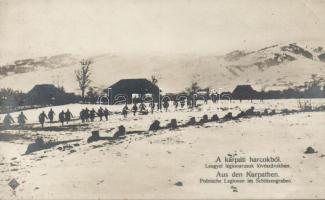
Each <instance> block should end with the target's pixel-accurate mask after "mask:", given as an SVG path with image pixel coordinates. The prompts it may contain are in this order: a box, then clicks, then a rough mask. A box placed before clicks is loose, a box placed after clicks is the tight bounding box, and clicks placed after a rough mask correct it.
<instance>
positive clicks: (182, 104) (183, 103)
mask: <svg viewBox="0 0 325 200" xmlns="http://www.w3.org/2000/svg"><path fill="white" fill-rule="evenodd" d="M184 106H185V101H184V100H182V101H181V108H184Z"/></svg>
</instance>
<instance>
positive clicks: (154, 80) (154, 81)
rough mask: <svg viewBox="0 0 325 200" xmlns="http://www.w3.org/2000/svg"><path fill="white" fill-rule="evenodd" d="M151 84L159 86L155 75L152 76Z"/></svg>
mask: <svg viewBox="0 0 325 200" xmlns="http://www.w3.org/2000/svg"><path fill="white" fill-rule="evenodd" d="M151 83H153V84H154V85H157V83H158V79H157V78H156V77H155V76H154V75H152V76H151Z"/></svg>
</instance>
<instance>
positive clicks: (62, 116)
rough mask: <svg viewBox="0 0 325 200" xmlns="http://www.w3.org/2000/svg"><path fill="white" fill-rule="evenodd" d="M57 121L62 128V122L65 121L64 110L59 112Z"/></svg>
mask: <svg viewBox="0 0 325 200" xmlns="http://www.w3.org/2000/svg"><path fill="white" fill-rule="evenodd" d="M59 120H60V122H61V124H62V126H63V123H64V121H65V113H64V110H62V111H61V112H60V114H59Z"/></svg>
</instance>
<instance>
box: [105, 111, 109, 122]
mask: <svg viewBox="0 0 325 200" xmlns="http://www.w3.org/2000/svg"><path fill="white" fill-rule="evenodd" d="M108 114H109V111H108V110H107V108H105V110H104V116H105V119H106V121H107V120H108Z"/></svg>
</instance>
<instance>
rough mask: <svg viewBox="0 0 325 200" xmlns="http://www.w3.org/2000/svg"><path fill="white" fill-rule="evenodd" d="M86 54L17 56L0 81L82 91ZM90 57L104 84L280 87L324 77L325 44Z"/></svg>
mask: <svg viewBox="0 0 325 200" xmlns="http://www.w3.org/2000/svg"><path fill="white" fill-rule="evenodd" d="M81 59H82V56H78V55H72V54H60V55H55V56H50V57H40V58H34V59H24V60H18V61H15V62H14V63H13V64H9V65H5V66H0V84H1V85H2V87H3V86H4V87H12V88H13V89H19V90H22V91H28V90H29V89H31V88H32V86H33V85H35V84H42V83H44V84H45V83H52V84H56V85H61V86H64V88H65V89H66V90H67V91H70V92H77V91H78V84H77V82H76V81H75V76H74V71H75V70H77V69H78V68H79V67H80V64H79V61H80V60H81ZM90 59H92V60H93V61H94V63H93V65H92V79H93V82H92V86H96V87H100V88H105V87H108V86H109V85H111V84H113V83H114V82H116V81H118V80H119V79H122V78H148V79H150V77H151V76H155V77H156V78H157V79H158V84H159V86H160V87H161V88H162V90H163V91H165V92H179V91H183V90H184V89H185V88H186V87H189V85H190V84H191V83H192V82H198V83H199V85H201V86H202V87H210V88H213V89H219V88H223V89H224V90H232V89H233V88H234V87H235V86H236V85H238V84H251V85H252V86H253V87H255V88H257V89H275V88H288V87H293V86H298V85H302V84H304V82H305V81H308V80H310V79H311V78H312V76H313V75H314V76H315V74H316V75H317V76H318V77H319V78H325V52H324V49H323V47H320V46H316V47H309V46H308V45H300V44H297V43H290V44H286V45H282V44H275V45H271V46H267V47H264V48H261V49H258V50H255V51H245V50H235V51H232V52H229V53H227V54H225V55H221V56H219V55H207V56H198V55H187V54H184V55H183V54H181V55H173V56H170V55H156V56H146V55H133V56H132V55H128V56H124V55H115V54H102V55H96V56H92V57H90ZM4 69H7V71H6V70H4ZM8 69H9V70H8ZM10 69H11V70H12V71H10ZM35 77H36V78H35Z"/></svg>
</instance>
